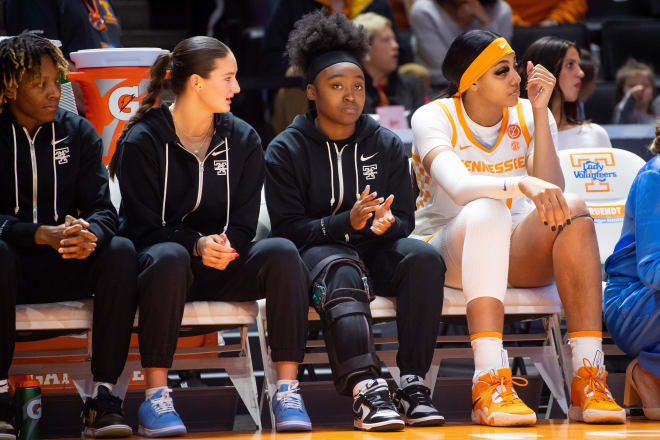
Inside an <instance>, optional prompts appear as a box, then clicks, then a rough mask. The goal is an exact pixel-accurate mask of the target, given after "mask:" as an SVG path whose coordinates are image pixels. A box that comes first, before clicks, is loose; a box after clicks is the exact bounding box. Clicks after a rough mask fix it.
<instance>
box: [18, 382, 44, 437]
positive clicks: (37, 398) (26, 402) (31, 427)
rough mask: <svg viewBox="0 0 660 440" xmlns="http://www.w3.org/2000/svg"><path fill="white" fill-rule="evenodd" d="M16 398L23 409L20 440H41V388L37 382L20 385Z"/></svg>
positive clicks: (19, 433) (19, 431) (21, 383)
mask: <svg viewBox="0 0 660 440" xmlns="http://www.w3.org/2000/svg"><path fill="white" fill-rule="evenodd" d="M14 398H15V399H16V402H17V403H18V405H19V407H20V408H21V420H20V424H19V430H18V437H17V438H18V440H39V437H40V433H39V419H41V388H39V382H37V381H36V380H24V381H22V382H19V383H18V386H17V387H16V392H15V394H14Z"/></svg>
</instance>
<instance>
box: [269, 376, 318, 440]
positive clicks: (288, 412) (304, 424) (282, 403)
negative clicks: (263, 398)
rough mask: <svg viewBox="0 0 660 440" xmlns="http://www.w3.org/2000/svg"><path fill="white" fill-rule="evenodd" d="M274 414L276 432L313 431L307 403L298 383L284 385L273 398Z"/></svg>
mask: <svg viewBox="0 0 660 440" xmlns="http://www.w3.org/2000/svg"><path fill="white" fill-rule="evenodd" d="M273 414H275V430H276V431H280V432H281V431H311V430H312V422H311V421H310V420H309V416H308V415H307V411H306V410H305V403H304V402H303V400H302V396H301V395H300V392H299V388H298V381H297V380H295V381H293V382H292V383H291V384H282V385H280V388H279V389H278V390H277V392H276V393H275V395H274V396H273Z"/></svg>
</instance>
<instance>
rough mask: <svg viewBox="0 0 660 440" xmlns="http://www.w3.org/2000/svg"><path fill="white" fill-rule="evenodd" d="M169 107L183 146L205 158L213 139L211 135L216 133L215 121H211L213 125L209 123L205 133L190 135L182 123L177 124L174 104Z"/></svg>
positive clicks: (175, 129)
mask: <svg viewBox="0 0 660 440" xmlns="http://www.w3.org/2000/svg"><path fill="white" fill-rule="evenodd" d="M169 109H170V112H171V113H172V121H173V122H174V131H175V133H176V135H177V136H178V137H179V140H180V141H181V144H182V145H183V147H184V148H185V149H186V150H188V151H190V152H191V153H193V154H194V155H195V156H197V157H198V158H199V159H203V158H204V156H205V154H206V150H207V149H208V146H209V142H210V141H211V137H212V136H213V133H214V130H213V121H211V125H209V128H208V129H207V130H206V132H204V133H203V134H201V135H199V136H194V135H190V134H188V133H186V132H185V131H184V130H183V128H182V127H181V124H177V123H176V121H175V120H174V104H172V105H170V107H169Z"/></svg>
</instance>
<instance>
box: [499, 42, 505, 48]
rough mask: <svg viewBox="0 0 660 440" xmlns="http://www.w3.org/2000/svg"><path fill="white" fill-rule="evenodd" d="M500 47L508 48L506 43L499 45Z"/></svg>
mask: <svg viewBox="0 0 660 440" xmlns="http://www.w3.org/2000/svg"><path fill="white" fill-rule="evenodd" d="M498 46H500V49H504V48H505V47H506V43H502V44H498Z"/></svg>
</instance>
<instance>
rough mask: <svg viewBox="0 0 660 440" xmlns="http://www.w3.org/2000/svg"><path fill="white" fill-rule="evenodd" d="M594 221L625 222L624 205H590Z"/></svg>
mask: <svg viewBox="0 0 660 440" xmlns="http://www.w3.org/2000/svg"><path fill="white" fill-rule="evenodd" d="M589 213H590V214H591V217H593V219H594V223H623V216H624V214H625V206H624V205H610V206H589Z"/></svg>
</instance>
